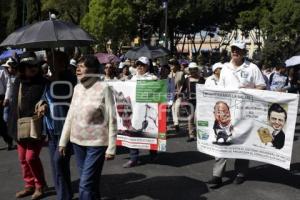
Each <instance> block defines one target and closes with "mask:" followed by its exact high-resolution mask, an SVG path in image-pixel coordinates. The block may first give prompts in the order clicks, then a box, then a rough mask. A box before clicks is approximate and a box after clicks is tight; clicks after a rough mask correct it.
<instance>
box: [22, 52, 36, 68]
mask: <svg viewBox="0 0 300 200" xmlns="http://www.w3.org/2000/svg"><path fill="white" fill-rule="evenodd" d="M39 63H40V61H39V60H38V59H37V56H36V54H35V53H34V52H32V51H26V52H24V53H23V54H22V55H21V56H20V64H27V65H37V64H39Z"/></svg>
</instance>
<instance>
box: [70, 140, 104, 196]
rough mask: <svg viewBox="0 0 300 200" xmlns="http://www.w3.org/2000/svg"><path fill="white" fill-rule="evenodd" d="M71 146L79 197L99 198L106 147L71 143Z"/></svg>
mask: <svg viewBox="0 0 300 200" xmlns="http://www.w3.org/2000/svg"><path fill="white" fill-rule="evenodd" d="M73 148H74V153H75V157H76V161H77V167H78V170H79V176H80V182H79V199H80V200H96V199H99V198H100V197H101V195H100V191H99V189H100V176H101V172H102V167H103V164H104V159H105V151H106V149H107V147H106V146H101V147H87V146H80V145H77V144H73Z"/></svg>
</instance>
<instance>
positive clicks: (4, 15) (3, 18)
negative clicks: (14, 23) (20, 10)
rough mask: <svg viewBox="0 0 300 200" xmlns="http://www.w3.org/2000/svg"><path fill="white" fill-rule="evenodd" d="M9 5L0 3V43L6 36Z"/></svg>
mask: <svg viewBox="0 0 300 200" xmlns="http://www.w3.org/2000/svg"><path fill="white" fill-rule="evenodd" d="M9 10H10V5H9V4H8V3H7V2H6V1H0V13H1V14H0V27H1V31H0V41H2V40H3V39H4V38H5V36H6V25H7V20H8V18H9Z"/></svg>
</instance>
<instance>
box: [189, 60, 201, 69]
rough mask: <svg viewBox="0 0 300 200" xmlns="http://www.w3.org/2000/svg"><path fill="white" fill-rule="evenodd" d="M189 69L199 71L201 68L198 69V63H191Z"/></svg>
mask: <svg viewBox="0 0 300 200" xmlns="http://www.w3.org/2000/svg"><path fill="white" fill-rule="evenodd" d="M188 68H189V69H198V68H199V67H198V65H197V63H195V62H191V63H190V64H189V67H188Z"/></svg>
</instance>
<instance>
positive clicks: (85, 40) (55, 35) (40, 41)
mask: <svg viewBox="0 0 300 200" xmlns="http://www.w3.org/2000/svg"><path fill="white" fill-rule="evenodd" d="M92 43H94V39H93V38H92V37H91V36H90V35H89V34H88V33H87V32H85V31H84V30H83V29H81V28H80V27H78V26H76V25H74V24H72V23H69V22H64V21H61V20H56V19H51V20H46V21H40V22H37V23H34V24H32V25H27V26H25V27H22V28H20V29H18V30H16V31H15V32H13V33H11V34H10V35H9V36H8V37H7V38H6V39H5V40H4V41H3V42H2V43H1V44H0V46H2V47H4V46H13V47H18V48H54V47H70V46H87V45H90V44H92Z"/></svg>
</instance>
